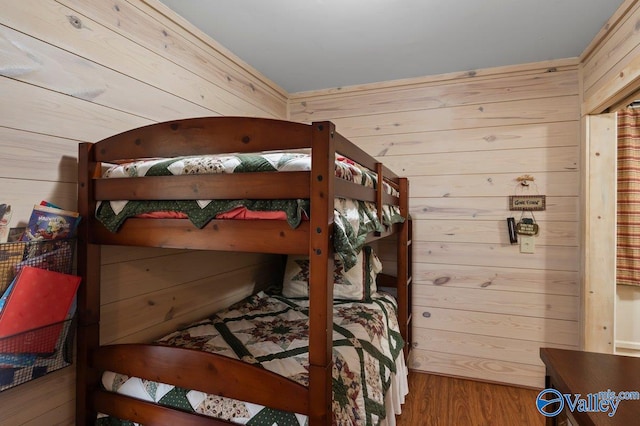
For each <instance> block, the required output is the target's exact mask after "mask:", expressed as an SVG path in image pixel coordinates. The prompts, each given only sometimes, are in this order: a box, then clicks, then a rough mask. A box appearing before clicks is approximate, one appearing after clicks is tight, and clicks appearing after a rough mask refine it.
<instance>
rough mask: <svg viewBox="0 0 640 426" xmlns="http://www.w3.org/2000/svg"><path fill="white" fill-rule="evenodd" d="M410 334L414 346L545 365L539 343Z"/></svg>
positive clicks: (428, 331) (447, 333) (440, 332)
mask: <svg viewBox="0 0 640 426" xmlns="http://www.w3.org/2000/svg"><path fill="white" fill-rule="evenodd" d="M413 337H414V339H415V341H416V343H415V344H414V346H413V347H414V348H416V349H419V350H422V351H434V352H440V353H450V354H453V355H463V356H472V357H477V358H483V359H487V360H497V361H507V362H513V360H518V361H519V362H520V363H522V364H529V365H537V366H543V365H544V364H543V363H542V361H541V360H540V342H532V341H528V340H520V339H507V338H504V337H492V336H483V335H477V334H470V333H457V332H453V331H443V330H433V329H426V328H416V329H415V330H414V333H413ZM545 346H547V347H555V348H561V349H577V347H576V346H571V345H554V344H550V343H545Z"/></svg>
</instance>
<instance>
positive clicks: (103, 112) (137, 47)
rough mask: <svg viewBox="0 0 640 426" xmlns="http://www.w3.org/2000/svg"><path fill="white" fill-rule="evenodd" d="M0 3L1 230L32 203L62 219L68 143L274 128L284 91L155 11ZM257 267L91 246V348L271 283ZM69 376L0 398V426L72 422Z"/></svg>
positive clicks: (73, 154) (134, 337)
mask: <svg viewBox="0 0 640 426" xmlns="http://www.w3.org/2000/svg"><path fill="white" fill-rule="evenodd" d="M0 5H1V6H2V10H3V13H2V16H1V17H0V91H1V92H2V100H3V101H2V103H1V105H0V138H2V140H3V143H2V147H3V149H2V153H0V170H2V171H1V172H0V187H2V189H3V191H2V192H3V196H2V201H1V202H3V203H5V202H6V203H10V204H11V205H12V208H13V218H12V223H11V226H17V225H19V224H24V223H26V221H27V220H28V218H29V216H30V213H31V209H32V208H33V205H34V204H36V203H39V202H40V201H41V200H48V201H51V202H53V203H55V204H58V205H60V206H63V207H64V208H68V209H75V207H76V198H77V188H76V181H77V149H78V148H77V147H78V142H81V141H87V142H95V141H97V140H99V139H102V138H105V137H108V136H111V135H113V134H115V133H118V132H121V131H124V130H128V129H131V128H133V127H138V126H142V125H146V124H151V123H154V122H158V121H166V120H172V119H176V118H184V117H197V116H205V115H207V116H215V115H244V116H262V117H272V118H280V119H284V118H286V113H287V103H286V94H285V93H284V91H282V90H281V89H279V88H278V87H277V86H276V85H275V84H273V83H271V82H269V81H267V80H266V79H264V77H262V76H261V75H259V73H257V72H255V70H253V69H252V68H251V67H250V66H245V65H243V64H242V61H240V60H239V59H238V58H236V57H235V56H233V55H232V54H230V53H228V52H226V51H224V49H223V48H221V47H219V46H217V45H216V44H215V42H213V41H209V40H207V39H206V37H204V36H203V34H201V33H198V32H197V31H192V29H191V28H190V27H189V25H188V24H186V23H185V22H184V21H183V20H182V18H179V17H176V16H175V14H172V12H170V11H169V10H168V9H167V8H166V7H165V6H164V5H162V4H161V3H159V2H157V1H155V0H147V1H145V2H141V1H131V2H126V1H118V2H115V3H114V2H94V1H80V0H78V1H74V0H61V1H39V0H25V1H22V2H9V1H1V0H0ZM154 6H156V7H159V8H160V9H162V13H160V12H157V11H155V9H154ZM172 17H173V18H175V22H174V21H172ZM118 20H119V21H120V22H119V23H120V25H118ZM165 34H166V35H165ZM269 259H272V258H271V257H264V256H261V255H237V256H226V255H222V254H220V253H208V254H204V253H202V252H195V253H187V252H185V251H182V250H160V249H137V248H122V247H108V248H104V249H103V258H102V262H103V264H104V265H105V268H104V270H105V272H104V274H103V279H104V281H105V291H104V294H103V297H104V300H105V304H104V305H103V314H104V317H103V320H104V325H103V332H104V333H105V334H104V335H103V341H104V340H105V339H107V340H108V341H110V342H116V341H129V342H132V341H141V340H142V341H148V340H150V339H152V338H155V337H158V336H159V335H162V334H165V333H166V332H168V331H169V330H170V328H171V327H175V326H177V325H180V324H184V323H186V322H191V321H193V320H195V319H197V318H198V317H204V316H206V315H208V314H210V313H211V311H213V310H215V309H218V308H221V307H223V306H226V305H228V304H230V303H232V302H235V301H236V300H238V299H240V298H242V297H244V296H246V295H248V294H250V293H251V292H253V291H255V290H257V288H258V287H256V283H257V282H261V281H263V280H264V278H266V277H270V276H272V272H271V268H270V267H269V268H266V266H268V265H269V264H266V263H265V262H267V261H269ZM133 265H137V266H133ZM181 268H182V269H181ZM154 283H155V284H160V285H159V287H160V288H161V290H156V288H155V287H154V286H153V284H154ZM171 292H175V293H174V294H172V293H171ZM192 307H196V309H193V310H192V309H190V308H192ZM131 316H133V318H129V317H131ZM131 321H133V322H131ZM74 373H75V370H74V368H73V367H70V368H66V369H64V370H62V371H60V372H57V373H53V374H50V375H46V376H44V377H42V378H40V379H38V380H35V381H32V382H29V383H27V384H25V385H21V386H19V387H16V388H15V389H10V390H7V391H4V392H2V393H0V407H3V408H2V409H1V410H0V424H3V425H4V424H8V425H9V424H10V425H14V424H15V425H17V424H20V425H22V424H25V425H42V424H47V425H72V424H75V419H74V416H75V383H74V381H75V374H74Z"/></svg>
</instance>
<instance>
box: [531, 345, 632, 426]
mask: <svg viewBox="0 0 640 426" xmlns="http://www.w3.org/2000/svg"><path fill="white" fill-rule="evenodd" d="M540 358H541V359H542V361H543V362H544V364H545V366H546V368H547V373H546V374H547V388H554V389H557V390H558V391H560V393H562V394H572V395H573V394H581V397H582V398H586V396H587V395H588V394H597V393H598V392H601V391H605V392H606V391H607V390H611V391H613V392H615V393H616V394H617V393H618V392H622V391H640V358H635V357H629V356H621V355H609V354H600V353H594V352H583V351H572V350H566V349H552V348H541V349H540ZM565 411H569V409H568V407H567V403H566V401H565ZM569 414H570V417H573V419H575V421H577V422H578V424H579V425H580V426H582V425H624V426H631V425H640V400H634V401H629V400H625V401H620V404H619V405H618V408H617V411H616V413H615V415H614V416H613V417H609V416H608V415H607V413H601V412H579V411H577V410H574V411H573V412H572V413H569ZM547 419H548V421H547V424H555V418H553V417H548V418H547Z"/></svg>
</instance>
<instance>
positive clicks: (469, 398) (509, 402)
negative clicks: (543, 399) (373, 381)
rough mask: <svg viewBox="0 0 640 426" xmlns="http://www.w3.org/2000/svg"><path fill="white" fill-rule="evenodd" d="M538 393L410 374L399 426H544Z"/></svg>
mask: <svg viewBox="0 0 640 426" xmlns="http://www.w3.org/2000/svg"><path fill="white" fill-rule="evenodd" d="M538 392H539V391H537V390H531V389H523V388H518V387H512V386H504V385H496V384H489V383H483V382H476V381H472V380H463V379H456V378H451V377H444V376H436V375H431V374H425V373H418V372H415V371H411V372H410V373H409V395H408V398H407V401H406V403H405V404H404V405H403V408H402V415H400V416H399V417H397V426H476V425H478V426H488V425H491V426H513V425H518V426H520V425H522V426H544V424H545V419H546V418H545V417H544V416H542V415H541V414H540V413H538V410H537V409H536V402H535V401H536V397H537V396H538Z"/></svg>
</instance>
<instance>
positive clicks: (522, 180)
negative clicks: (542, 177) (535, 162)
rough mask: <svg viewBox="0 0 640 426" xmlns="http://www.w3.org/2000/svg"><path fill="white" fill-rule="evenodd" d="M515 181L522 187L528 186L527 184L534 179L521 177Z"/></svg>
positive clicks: (527, 176)
mask: <svg viewBox="0 0 640 426" xmlns="http://www.w3.org/2000/svg"><path fill="white" fill-rule="evenodd" d="M516 180H517V181H518V182H520V185H522V186H529V182H533V181H535V178H534V177H533V176H531V175H522V176H518V177H517V178H516Z"/></svg>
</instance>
